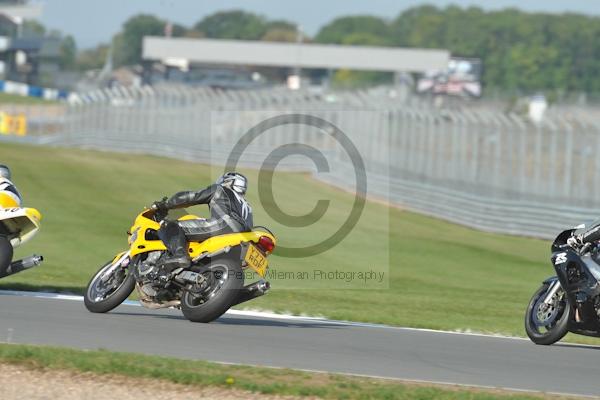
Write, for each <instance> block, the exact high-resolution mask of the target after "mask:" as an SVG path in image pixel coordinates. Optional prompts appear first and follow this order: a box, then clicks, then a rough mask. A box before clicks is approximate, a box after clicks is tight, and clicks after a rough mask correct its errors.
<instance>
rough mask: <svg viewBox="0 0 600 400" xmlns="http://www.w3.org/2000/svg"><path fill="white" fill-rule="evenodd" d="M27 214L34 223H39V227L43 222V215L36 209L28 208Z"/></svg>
mask: <svg viewBox="0 0 600 400" xmlns="http://www.w3.org/2000/svg"><path fill="white" fill-rule="evenodd" d="M25 213H27V216H28V217H29V218H31V219H33V220H34V221H37V224H38V225H39V223H40V221H41V220H42V213H40V212H39V211H38V210H36V209H35V208H26V209H25Z"/></svg>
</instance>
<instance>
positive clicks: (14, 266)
mask: <svg viewBox="0 0 600 400" xmlns="http://www.w3.org/2000/svg"><path fill="white" fill-rule="evenodd" d="M42 261H44V257H42V256H38V255H35V254H34V255H32V256H30V257H27V258H24V259H22V260H17V261H13V262H12V263H11V264H10V265H9V266H8V268H7V269H6V275H4V276H9V275H14V274H16V273H19V272H21V271H25V270H26V269H29V268H33V267H37V266H38V265H40V264H41V263H42Z"/></svg>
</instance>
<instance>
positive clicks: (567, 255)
mask: <svg viewBox="0 0 600 400" xmlns="http://www.w3.org/2000/svg"><path fill="white" fill-rule="evenodd" d="M597 223H598V221H596V222H594V223H593V224H594V225H596V224H597ZM589 226H593V225H588V227H589ZM585 231H586V226H585V225H580V226H578V227H576V228H572V229H568V230H566V231H563V232H561V233H560V234H559V235H558V236H557V237H556V239H555V240H554V242H553V243H552V257H551V260H552V265H554V269H555V270H556V276H553V277H551V278H548V279H546V280H545V281H544V282H543V284H542V286H541V287H540V288H539V289H538V290H537V291H536V292H535V294H534V295H533V297H532V298H531V300H530V301H529V305H528V306H527V312H526V313H525V330H526V331H527V336H529V338H530V339H531V341H533V342H534V343H536V344H543V345H549V344H552V343H555V342H557V341H559V340H560V339H562V338H563V337H564V336H565V335H566V334H567V333H568V332H573V333H577V334H580V335H586V336H594V337H600V246H598V245H597V244H593V243H586V244H579V243H578V242H577V241H575V240H573V238H574V237H576V236H577V235H579V234H581V233H583V232H585Z"/></svg>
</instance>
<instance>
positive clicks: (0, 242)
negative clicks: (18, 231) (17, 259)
mask: <svg viewBox="0 0 600 400" xmlns="http://www.w3.org/2000/svg"><path fill="white" fill-rule="evenodd" d="M12 257H13V248H12V245H11V244H10V240H8V238H7V237H6V236H0V278H3V277H5V276H7V275H9V274H8V273H7V271H8V267H10V263H11V262H12Z"/></svg>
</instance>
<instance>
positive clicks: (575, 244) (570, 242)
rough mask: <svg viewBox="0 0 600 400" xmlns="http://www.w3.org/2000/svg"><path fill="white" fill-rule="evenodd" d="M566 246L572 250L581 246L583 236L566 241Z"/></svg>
mask: <svg viewBox="0 0 600 400" xmlns="http://www.w3.org/2000/svg"><path fill="white" fill-rule="evenodd" d="M567 244H568V245H569V246H571V247H572V248H574V249H578V248H579V247H581V246H583V235H573V236H571V237H570V238H568V239H567Z"/></svg>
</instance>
